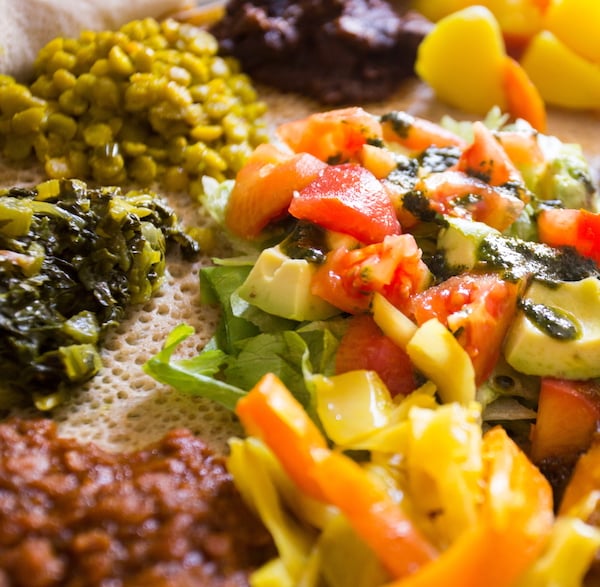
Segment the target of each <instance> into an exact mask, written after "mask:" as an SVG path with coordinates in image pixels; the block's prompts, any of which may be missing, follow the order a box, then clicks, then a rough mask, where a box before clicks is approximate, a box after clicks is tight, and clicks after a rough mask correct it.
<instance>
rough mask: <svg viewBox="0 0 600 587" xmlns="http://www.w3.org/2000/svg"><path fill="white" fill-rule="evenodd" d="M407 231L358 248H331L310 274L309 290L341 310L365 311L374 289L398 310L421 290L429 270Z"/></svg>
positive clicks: (351, 311) (428, 276) (425, 282)
mask: <svg viewBox="0 0 600 587" xmlns="http://www.w3.org/2000/svg"><path fill="white" fill-rule="evenodd" d="M421 255H422V252H421V249H419V247H418V245H417V243H416V241H415V239H414V237H413V236H412V235H411V234H402V235H395V236H388V237H386V238H385V239H384V240H383V241H382V242H380V243H374V244H372V245H367V246H365V247H361V248H358V249H352V250H348V249H346V248H338V249H334V250H333V251H331V252H330V253H328V255H327V258H326V260H325V263H323V265H321V266H319V268H318V270H317V271H316V273H315V275H314V276H313V282H312V292H313V293H314V294H315V295H318V296H320V297H322V298H323V299H325V300H327V301H328V302H329V303H330V304H333V305H334V306H336V307H337V308H340V310H343V311H344V312H349V313H351V314H358V313H362V312H366V311H367V310H368V309H369V306H370V304H371V299H372V297H373V295H374V293H375V292H379V293H381V294H382V295H383V296H384V297H385V298H386V299H388V300H389V301H390V302H391V303H392V304H394V305H395V306H396V307H398V308H400V309H404V308H405V307H406V306H407V305H408V303H409V299H410V298H411V296H412V295H413V294H415V293H417V292H420V291H423V290H424V289H425V288H426V287H427V285H429V283H430V281H431V273H430V271H429V269H428V267H427V265H426V264H425V263H424V262H423V260H422V259H421Z"/></svg>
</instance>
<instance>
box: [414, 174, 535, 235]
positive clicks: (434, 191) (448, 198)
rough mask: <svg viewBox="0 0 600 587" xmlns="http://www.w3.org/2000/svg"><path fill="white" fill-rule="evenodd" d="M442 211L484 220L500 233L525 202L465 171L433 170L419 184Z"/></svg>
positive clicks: (452, 214) (517, 214) (461, 216)
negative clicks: (435, 171) (434, 171)
mask: <svg viewBox="0 0 600 587" xmlns="http://www.w3.org/2000/svg"><path fill="white" fill-rule="evenodd" d="M417 189H420V190H421V191H422V192H423V193H424V194H425V195H426V196H427V197H428V198H429V200H430V202H431V207H432V208H433V209H434V210H436V211H437V212H440V213H441V214H448V215H449V216H455V217H459V218H468V219H471V220H476V221H478V222H484V223H485V224H488V225H489V226H491V227H492V228H496V229H497V230H499V231H500V232H502V231H504V230H506V229H507V228H508V227H509V226H510V225H511V224H512V223H513V222H514V221H515V220H516V219H517V218H518V217H519V216H520V214H521V212H522V211H523V208H524V207H525V203H524V202H523V201H522V200H521V199H520V198H518V197H517V196H516V195H514V194H512V193H511V192H510V191H508V190H502V189H500V188H498V187H495V186H491V185H489V184H488V183H486V182H485V181H483V180H481V179H479V178H477V177H473V176H471V175H468V174H467V173H465V172H464V171H458V170H448V171H441V172H439V173H431V174H429V175H427V176H425V177H423V178H422V179H421V181H420V182H419V183H418V184H417Z"/></svg>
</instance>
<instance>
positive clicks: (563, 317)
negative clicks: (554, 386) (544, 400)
mask: <svg viewBox="0 0 600 587" xmlns="http://www.w3.org/2000/svg"><path fill="white" fill-rule="evenodd" d="M520 306H521V310H520V311H519V312H517V316H516V318H515V321H514V322H513V324H512V325H511V327H510V329H509V331H508V333H507V337H506V340H505V346H504V356H505V358H506V361H507V362H508V364H509V365H510V366H511V367H513V368H514V369H516V370H517V371H520V372H521V373H525V374H527V375H544V376H549V377H560V378H565V379H591V378H594V377H600V280H599V279H597V278H596V277H587V278H586V279H582V280H580V281H571V282H565V281H563V282H559V283H557V284H552V285H547V284H545V283H543V282H538V281H534V282H533V283H532V284H531V285H530V286H529V288H528V289H527V291H526V292H525V296H524V298H523V300H522V301H521V303H520Z"/></svg>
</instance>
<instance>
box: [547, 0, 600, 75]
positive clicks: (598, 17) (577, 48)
mask: <svg viewBox="0 0 600 587" xmlns="http://www.w3.org/2000/svg"><path fill="white" fill-rule="evenodd" d="M544 25H545V26H544V28H545V29H547V30H548V31H550V32H551V33H553V34H554V35H556V37H557V38H558V39H560V40H561V41H562V42H563V43H564V44H565V45H566V46H567V47H569V49H571V50H572V51H574V52H575V53H577V55H579V56H581V57H583V58H584V59H587V60H588V61H592V62H594V63H597V64H600V2H598V0H554V1H553V2H551V3H550V6H549V8H548V12H547V13H546V18H545V23H544Z"/></svg>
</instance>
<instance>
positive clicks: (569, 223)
mask: <svg viewBox="0 0 600 587" xmlns="http://www.w3.org/2000/svg"><path fill="white" fill-rule="evenodd" d="M538 231H539V238H540V241H541V242H543V243H546V244H548V245H551V246H553V247H560V246H570V247H574V248H575V250H576V251H577V252H578V253H579V254H581V255H584V256H585V257H590V258H591V259H593V260H594V261H595V262H596V263H597V264H599V265H600V214H595V213H593V212H589V211H587V210H583V209H581V210H575V209H548V210H543V211H542V212H540V214H539V216H538Z"/></svg>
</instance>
